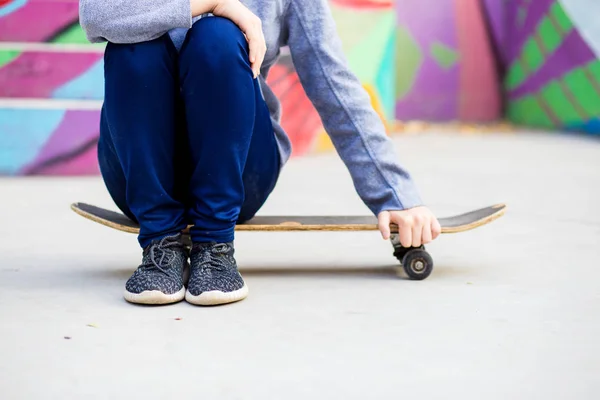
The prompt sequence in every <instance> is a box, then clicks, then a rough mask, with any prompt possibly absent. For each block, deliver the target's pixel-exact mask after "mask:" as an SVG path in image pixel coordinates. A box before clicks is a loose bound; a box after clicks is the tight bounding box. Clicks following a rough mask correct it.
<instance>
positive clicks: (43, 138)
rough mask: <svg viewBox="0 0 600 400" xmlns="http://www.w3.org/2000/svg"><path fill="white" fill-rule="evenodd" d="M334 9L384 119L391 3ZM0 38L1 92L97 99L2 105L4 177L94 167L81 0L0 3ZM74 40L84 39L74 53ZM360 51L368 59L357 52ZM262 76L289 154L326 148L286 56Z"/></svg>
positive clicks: (93, 93)
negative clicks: (5, 46) (277, 104)
mask: <svg viewBox="0 0 600 400" xmlns="http://www.w3.org/2000/svg"><path fill="white" fill-rule="evenodd" d="M331 6H332V12H333V14H334V17H335V19H336V22H337V23H338V25H339V31H340V35H341V36H342V38H343V42H344V49H345V51H346V53H347V55H348V58H349V62H350V64H351V67H352V68H353V69H355V70H356V71H357V74H358V75H359V77H360V78H361V80H362V81H363V82H364V83H365V89H366V90H367V91H368V92H369V94H370V95H371V98H372V99H373V104H374V106H375V108H376V109H377V111H378V112H379V113H380V115H381V117H382V119H383V120H384V121H385V120H387V119H391V118H393V100H394V97H393V92H392V91H391V89H390V88H392V87H393V82H392V81H391V80H390V78H393V70H394V69H393V64H392V61H393V50H394V49H393V39H394V32H395V27H394V25H395V24H394V13H393V7H392V2H391V1H377V0H333V1H331ZM365 17H366V18H365ZM360 18H362V19H365V20H367V21H370V22H369V23H370V28H369V30H370V31H371V32H372V33H368V31H366V33H367V34H366V35H364V33H365V31H363V32H362V34H361V35H357V34H356V32H357V30H356V23H357V22H359V19H360ZM32 21H34V22H35V23H32ZM0 41H1V42H10V43H14V44H16V45H15V46H14V49H9V50H0V98H4V99H19V98H26V99H44V100H50V99H53V100H57V101H61V100H84V101H94V100H95V101H96V103H97V104H96V106H95V107H96V109H91V110H90V109H86V110H79V109H77V108H76V107H75V108H68V107H67V108H63V109H61V108H60V107H58V109H57V108H56V107H54V106H52V107H51V108H50V109H48V108H47V107H45V103H43V101H44V100H42V102H41V103H39V102H38V103H39V104H41V105H42V106H44V107H41V108H31V109H30V108H22V107H19V108H17V107H14V108H11V107H10V106H7V107H4V108H0V174H9V175H21V174H50V175H52V174H58V175H69V174H77V175H79V174H97V173H98V167H97V160H96V158H95V157H96V155H95V146H96V143H97V138H98V121H99V110H98V108H99V105H100V101H101V100H102V98H103V57H102V53H103V45H91V44H89V43H88V42H87V40H86V38H85V35H84V33H83V31H82V30H81V28H80V26H79V23H78V2H77V0H0ZM20 43H52V44H57V45H58V51H57V50H52V51H49V50H44V49H42V50H37V49H36V50H31V49H30V48H27V47H24V46H20V45H19V44H20ZM70 45H80V46H79V47H78V48H77V49H76V50H73V49H71V48H69V46H70ZM81 45H83V46H81ZM61 48H64V50H63V51H61V50H60V49H61ZM88 49H89V50H88ZM365 51H368V52H369V58H365V57H364V56H363V54H364V52H365ZM370 59H373V60H376V61H374V62H370V61H368V60H370ZM365 60H367V61H365ZM267 82H268V83H269V85H271V86H272V88H273V90H274V92H275V93H276V94H277V95H278V97H279V98H280V99H281V101H282V111H283V113H282V125H283V127H284V128H285V129H286V131H287V132H288V134H289V136H290V139H291V141H292V145H293V156H299V155H303V154H306V153H308V152H310V151H315V150H316V151H323V150H328V149H331V148H332V145H331V142H330V141H329V139H328V137H327V135H326V134H325V131H324V129H323V127H322V124H321V120H320V118H319V115H318V114H317V112H316V111H315V109H314V108H313V106H312V104H311V102H310V100H309V99H308V98H307V97H306V95H305V93H304V91H303V89H302V86H301V84H300V81H299V78H298V76H297V74H296V73H295V70H294V67H293V64H292V62H291V57H290V56H289V55H287V54H285V53H284V54H283V56H282V57H281V60H280V61H279V63H278V64H277V65H275V66H274V67H273V68H272V69H271V71H270V74H269V77H268V80H267ZM49 104H56V103H49ZM59 104H60V103H59ZM72 104H73V103H72V102H70V103H69V105H72ZM9 105H10V102H9ZM75 106H76V104H75ZM86 108H88V107H87V106H86Z"/></svg>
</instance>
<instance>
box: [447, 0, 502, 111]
mask: <svg viewBox="0 0 600 400" xmlns="http://www.w3.org/2000/svg"><path fill="white" fill-rule="evenodd" d="M454 4H455V7H456V27H457V32H458V42H459V48H460V54H461V65H460V77H459V82H460V92H459V93H460V101H459V112H458V113H459V118H460V119H461V120H466V121H490V120H495V119H497V118H499V117H500V109H501V100H500V90H499V84H498V76H497V73H496V69H495V63H494V58H493V54H492V50H491V46H490V43H489V40H488V36H487V33H486V29H485V24H484V21H483V14H482V9H481V4H480V3H479V1H478V0H454Z"/></svg>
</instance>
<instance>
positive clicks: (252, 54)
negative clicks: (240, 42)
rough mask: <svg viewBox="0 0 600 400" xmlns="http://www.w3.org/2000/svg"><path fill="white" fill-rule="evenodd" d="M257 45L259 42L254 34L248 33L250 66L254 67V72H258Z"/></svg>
mask: <svg viewBox="0 0 600 400" xmlns="http://www.w3.org/2000/svg"><path fill="white" fill-rule="evenodd" d="M257 46H258V43H257V42H256V40H255V39H254V36H253V35H252V34H248V50H249V56H250V57H249V58H250V66H251V68H252V72H253V73H254V72H256V70H255V65H256V53H257Z"/></svg>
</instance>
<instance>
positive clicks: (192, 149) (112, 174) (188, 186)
mask: <svg viewBox="0 0 600 400" xmlns="http://www.w3.org/2000/svg"><path fill="white" fill-rule="evenodd" d="M104 58H105V71H104V72H105V99H104V105H103V107H102V115H101V124H100V140H99V144H98V159H99V164H100V171H101V174H102V177H103V179H104V182H105V184H106V187H107V189H108V191H109V193H110V195H111V197H112V198H113V200H114V202H115V203H116V205H117V206H118V207H119V208H120V209H121V210H122V211H123V213H124V214H126V215H127V216H128V217H130V218H131V219H133V220H135V221H137V222H138V223H139V224H140V235H139V242H140V245H141V246H142V247H146V246H147V245H148V244H149V243H150V242H151V241H152V240H155V239H160V238H162V237H164V236H167V235H170V234H173V233H176V232H179V231H181V230H182V229H184V228H185V227H186V226H187V225H188V224H192V225H193V228H191V231H190V234H191V237H192V241H194V242H218V243H222V242H229V241H232V240H233V238H234V228H235V224H236V223H237V222H242V221H245V220H248V219H250V218H252V217H253V216H254V214H255V213H256V212H257V211H258V210H259V209H260V207H261V206H262V205H263V204H264V202H265V201H266V199H267V197H268V196H269V194H270V193H271V191H272V190H273V188H274V187H275V184H276V181H277V178H278V176H279V169H280V158H279V151H278V148H277V143H276V141H275V135H274V132H273V126H272V125H271V119H270V114H269V110H268V109H267V105H266V103H265V101H264V99H263V97H262V94H261V92H260V88H259V83H258V80H256V79H253V77H252V71H251V69H250V64H249V59H248V46H247V42H246V39H245V37H244V35H243V34H242V32H241V31H240V30H239V29H238V28H237V26H236V25H235V24H234V23H233V22H231V21H229V20H227V19H224V18H218V17H210V18H203V19H201V20H200V21H198V22H196V23H195V24H194V26H193V27H192V29H190V30H189V32H188V35H187V37H186V39H185V42H184V43H183V45H182V48H181V51H179V52H178V51H177V49H176V48H175V46H174V45H173V43H172V41H171V39H170V37H169V35H168V34H165V35H164V36H162V37H160V38H158V39H156V40H153V41H150V42H143V43H138V44H114V43H109V44H108V45H107V47H106V51H105V56H104Z"/></svg>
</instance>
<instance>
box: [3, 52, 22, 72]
mask: <svg viewBox="0 0 600 400" xmlns="http://www.w3.org/2000/svg"><path fill="white" fill-rule="evenodd" d="M19 54H21V52H20V51H17V50H0V68H2V67H4V66H5V65H6V64H9V63H10V62H12V61H13V60H14V59H15V58H17V57H18V56H19Z"/></svg>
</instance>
